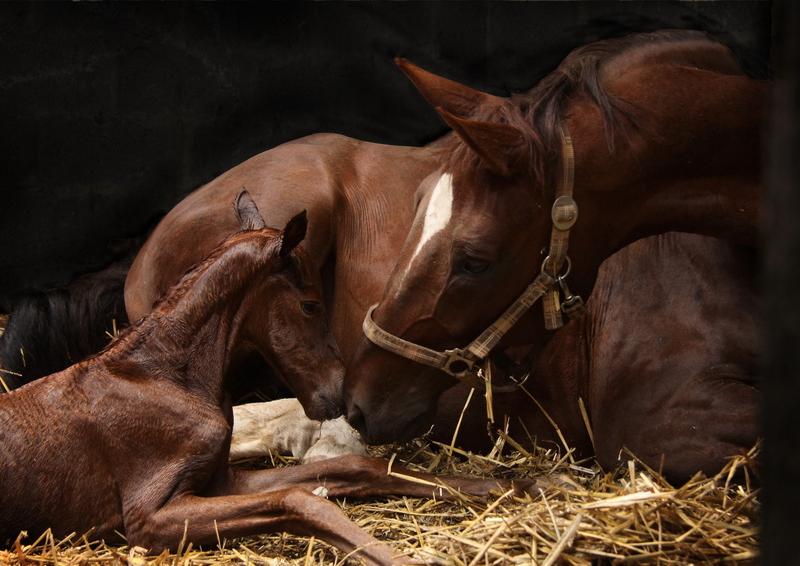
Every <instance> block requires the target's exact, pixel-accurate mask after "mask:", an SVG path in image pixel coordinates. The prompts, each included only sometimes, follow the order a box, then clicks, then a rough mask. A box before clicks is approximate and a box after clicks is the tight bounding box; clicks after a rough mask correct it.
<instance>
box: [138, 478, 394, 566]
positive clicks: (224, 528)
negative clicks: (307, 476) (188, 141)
mask: <svg viewBox="0 0 800 566" xmlns="http://www.w3.org/2000/svg"><path fill="white" fill-rule="evenodd" d="M271 531H286V532H290V533H294V534H300V535H311V536H316V537H318V538H320V539H322V540H324V541H326V542H328V543H330V544H332V545H334V546H335V547H337V548H339V549H341V550H343V551H345V552H351V551H353V550H356V549H357V554H358V556H360V557H361V558H363V559H364V560H365V561H366V562H367V564H370V565H375V566H384V565H390V564H396V563H397V562H396V560H395V559H394V557H393V553H392V549H391V548H389V547H388V546H386V545H385V544H383V543H381V542H379V541H378V540H376V539H375V538H373V537H372V536H370V535H369V534H367V533H366V532H365V531H363V530H361V529H360V528H359V527H358V526H357V525H356V524H355V523H353V522H352V521H350V519H348V518H347V517H346V516H345V514H344V513H343V512H342V511H341V510H340V509H339V507H338V506H337V505H335V504H334V503H332V502H330V501H326V500H325V499H323V498H321V497H317V496H316V495H312V494H311V493H309V492H308V491H307V490H305V489H302V488H297V487H288V488H283V489H279V490H276V491H271V492H270V493H259V494H250V495H230V496H220V497H199V496H196V495H191V494H187V495H183V496H179V497H176V498H175V499H173V500H171V501H170V502H169V503H167V504H166V505H164V506H163V507H162V508H161V509H159V510H158V511H156V512H154V513H152V514H150V515H149V516H147V517H145V518H144V519H143V520H141V521H137V522H136V524H134V525H131V526H129V528H128V533H127V535H128V541H129V542H130V544H131V546H133V545H137V546H142V547H145V548H148V549H150V551H151V552H160V551H161V550H162V549H174V548H176V547H177V546H178V545H179V544H180V541H181V540H183V539H184V538H185V539H186V540H187V541H191V542H193V543H195V544H217V541H218V538H217V537H219V538H228V539H230V538H236V537H242V536H249V535H255V534H261V533H265V532H271Z"/></svg>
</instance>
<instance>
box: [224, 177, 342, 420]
mask: <svg viewBox="0 0 800 566" xmlns="http://www.w3.org/2000/svg"><path fill="white" fill-rule="evenodd" d="M235 212H236V215H237V217H238V218H239V222H240V225H241V227H242V230H243V231H242V232H240V233H239V234H237V235H234V236H232V238H231V239H230V240H229V242H231V241H236V240H240V241H242V243H244V242H245V241H252V242H254V243H255V246H256V247H255V249H257V250H259V251H258V253H259V254H263V260H264V265H263V270H262V272H261V273H260V274H259V275H260V276H258V277H254V278H253V280H252V281H251V282H249V283H248V285H247V286H246V290H245V295H244V297H243V299H242V307H241V309H240V310H239V314H238V315H237V316H240V317H242V320H241V326H240V330H239V335H238V337H237V338H236V340H235V341H236V344H235V345H234V346H233V348H234V354H235V355H239V356H242V355H245V354H249V353H253V352H257V353H259V354H260V355H261V356H263V358H264V359H265V361H266V362H267V363H268V364H269V365H270V367H271V368H272V369H273V370H274V371H275V373H276V374H277V375H278V377H279V378H280V379H281V380H282V381H283V382H284V384H285V385H286V386H287V387H288V388H289V389H290V390H291V391H292V392H293V393H294V394H295V395H296V396H297V398H298V399H299V401H300V403H301V404H302V405H303V408H304V409H305V411H306V413H307V415H308V416H309V417H310V418H312V419H317V420H324V419H329V418H334V417H336V416H339V415H340V414H341V409H340V399H341V385H342V379H343V373H344V370H343V367H342V363H341V361H340V358H339V354H338V350H337V348H336V345H335V342H334V339H333V336H332V334H331V333H330V331H329V329H328V323H327V317H326V314H325V309H324V306H323V299H322V282H321V280H320V276H319V273H318V272H317V271H316V270H314V269H310V268H309V262H308V260H307V258H306V256H305V253H304V251H303V250H302V248H300V247H298V244H300V242H301V241H302V240H303V239H304V237H305V235H306V225H307V221H306V213H305V211H303V212H302V213H300V214H298V215H296V216H295V217H294V218H292V219H291V220H289V222H288V223H287V224H286V226H285V227H284V228H283V230H275V229H272V228H268V227H267V226H266V223H265V222H264V219H263V218H262V216H261V214H260V213H259V211H258V208H257V207H256V204H255V202H254V201H253V200H252V198H251V197H250V195H249V194H248V193H247V192H246V191H243V192H242V193H241V194H240V195H239V196H238V197H237V199H236V202H235Z"/></svg>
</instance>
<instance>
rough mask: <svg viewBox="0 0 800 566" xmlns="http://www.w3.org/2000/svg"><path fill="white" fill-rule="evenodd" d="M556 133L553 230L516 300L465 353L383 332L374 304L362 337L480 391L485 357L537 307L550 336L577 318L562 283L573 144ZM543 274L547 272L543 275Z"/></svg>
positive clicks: (573, 211) (577, 307)
mask: <svg viewBox="0 0 800 566" xmlns="http://www.w3.org/2000/svg"><path fill="white" fill-rule="evenodd" d="M559 132H560V134H561V140H562V163H563V167H564V171H563V175H562V178H561V183H559V188H558V190H557V193H556V199H555V201H554V203H553V208H552V210H551V219H552V222H553V228H552V230H551V234H550V248H549V253H548V255H547V257H546V258H545V259H544V261H543V262H542V266H541V269H540V271H539V274H538V275H537V276H536V278H535V279H534V280H533V281H532V282H531V284H530V285H528V287H527V288H526V289H525V290H524V291H523V292H522V294H521V295H520V296H519V297H518V298H517V300H515V301H514V302H513V303H512V304H511V306H509V307H508V308H507V309H506V310H505V312H504V313H503V314H502V315H500V317H499V318H498V319H497V320H496V321H495V322H494V323H493V324H492V325H491V326H489V327H488V328H487V329H486V330H484V331H483V332H482V333H481V334H480V336H478V337H477V338H476V339H475V340H473V341H472V342H470V343H469V344H468V345H467V346H466V347H465V348H463V349H462V348H453V349H451V350H444V351H438V350H432V349H431V348H426V347H425V346H421V345H419V344H415V343H413V342H409V341H408V340H404V339H403V338H400V337H399V336H395V335H394V334H391V333H389V332H387V331H385V330H384V329H383V328H381V327H380V326H378V325H377V324H376V323H375V321H374V320H373V319H372V313H373V312H374V311H375V308H376V307H377V306H378V305H377V304H375V305H372V306H371V307H370V309H369V311H367V315H366V316H365V317H364V323H363V325H362V328H363V330H364V335H365V336H366V337H367V339H368V340H369V341H370V342H372V343H373V344H375V345H376V346H379V347H381V348H383V349H384V350H387V351H389V352H392V353H393V354H397V355H398V356H401V357H403V358H406V359H408V360H411V361H414V362H417V363H420V364H424V365H427V366H431V367H434V368H437V369H440V370H442V371H444V372H445V373H448V374H450V375H452V376H453V377H455V378H457V379H458V380H460V381H462V382H464V383H466V384H467V385H469V386H473V387H474V386H476V385H479V386H483V385H485V383H486V382H485V380H484V378H483V371H482V366H483V365H484V364H485V363H488V362H487V361H488V358H489V354H490V353H491V352H492V350H493V349H494V348H495V347H496V346H497V344H499V343H500V340H502V339H503V337H504V336H505V335H506V334H507V333H508V331H509V330H511V328H513V326H514V325H515V324H516V323H517V322H518V321H519V319H520V318H522V317H523V315H524V314H525V313H526V312H528V310H530V308H531V307H532V306H533V305H534V304H535V303H536V301H538V300H539V299H542V298H544V300H543V303H542V304H543V308H544V318H545V327H546V328H548V329H550V330H552V329H555V328H560V327H561V326H563V324H564V322H563V319H562V317H561V311H562V310H563V311H565V312H567V314H569V315H571V316H580V315H582V313H583V301H582V299H581V298H580V297H579V296H577V295H572V294H571V293H570V292H569V288H568V287H567V285H566V277H567V275H569V270H570V267H571V265H570V260H569V256H568V255H567V248H568V244H569V230H570V228H572V226H573V225H574V224H575V221H576V220H577V219H578V205H577V204H576V203H575V200H574V199H573V198H572V189H573V183H574V168H575V154H574V151H573V147H572V139H571V138H570V136H569V134H568V133H567V132H566V129H565V128H564V127H563V126H561V127H560V128H559ZM565 262H566V270H565V272H564V273H562V274H561V275H558V270H559V269H561V267H562V265H563V264H564V263H565ZM548 268H549V269H550V270H552V271H548ZM559 289H560V291H559ZM560 292H563V293H564V294H565V300H564V302H563V303H562V302H561V301H560ZM491 387H492V389H493V390H494V391H498V392H501V391H503V390H507V389H508V388H505V387H498V386H491ZM515 387H517V385H516V384H515V385H513V386H512V387H511V388H512V389H513V388H515Z"/></svg>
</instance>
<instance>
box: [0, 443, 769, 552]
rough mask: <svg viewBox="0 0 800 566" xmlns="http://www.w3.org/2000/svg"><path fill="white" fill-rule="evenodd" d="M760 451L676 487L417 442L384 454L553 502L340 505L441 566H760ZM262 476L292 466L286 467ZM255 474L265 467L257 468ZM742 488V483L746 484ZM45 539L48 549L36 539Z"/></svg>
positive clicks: (28, 543) (403, 548)
mask: <svg viewBox="0 0 800 566" xmlns="http://www.w3.org/2000/svg"><path fill="white" fill-rule="evenodd" d="M757 452H758V447H756V448H754V449H753V450H752V451H751V452H750V453H749V454H747V455H745V456H741V457H737V458H734V459H732V460H731V461H730V462H729V464H728V465H727V466H726V467H725V469H724V470H722V471H721V472H720V473H719V474H717V475H716V476H715V477H713V478H705V477H703V476H701V475H698V476H696V477H694V478H693V479H692V480H690V481H689V482H687V483H686V484H685V485H682V486H679V487H675V486H671V485H669V484H668V483H667V482H666V481H665V480H664V479H663V478H661V477H659V475H658V474H657V473H656V472H655V471H653V470H649V469H647V468H646V467H644V466H642V465H640V464H638V463H636V462H634V461H630V462H629V463H628V464H627V465H625V466H621V467H620V469H619V470H617V471H616V472H614V473H606V472H603V471H601V470H600V469H599V468H598V467H597V466H596V465H593V464H592V463H591V462H575V461H573V459H572V457H571V454H569V453H567V454H564V453H559V451H557V450H556V449H553V448H543V447H540V448H536V449H535V450H533V451H531V452H528V451H525V450H523V449H521V448H520V447H519V446H518V445H516V444H515V443H513V441H511V440H509V439H504V438H502V437H501V439H500V440H498V444H497V445H496V446H495V449H494V450H492V451H491V452H490V453H489V454H488V455H484V456H479V455H473V454H467V453H463V452H460V451H459V450H457V449H452V448H451V447H449V446H441V445H436V444H432V443H428V442H426V441H415V442H413V443H410V444H407V445H405V446H402V447H382V448H380V449H377V450H376V453H379V454H380V455H384V456H391V455H394V461H395V462H398V463H400V462H402V463H403V464H406V465H409V466H411V467H412V468H415V469H418V470H425V471H433V472H437V473H442V474H444V473H447V474H453V473H457V474H467V475H480V476H494V477H504V478H514V477H536V478H542V487H541V490H537V493H534V494H531V495H525V496H523V497H517V496H514V495H513V494H512V493H510V492H509V493H502V494H497V495H496V496H495V497H493V498H488V499H475V498H466V497H465V498H464V499H463V500H462V501H458V502H455V503H453V502H442V501H437V500H434V499H412V498H391V499H382V500H373V501H367V502H356V501H346V500H345V501H339V504H340V505H341V507H342V508H343V509H344V510H345V512H346V513H347V515H348V516H350V517H351V518H352V519H353V520H354V521H355V522H357V523H358V524H359V525H361V526H362V527H363V528H365V529H366V530H367V531H369V532H371V533H372V534H373V535H374V536H376V537H377V538H379V539H381V540H384V541H387V542H388V543H389V544H390V545H392V546H393V547H394V548H395V549H396V550H397V552H398V554H404V555H406V556H409V557H413V558H416V559H418V560H420V561H421V562H423V563H429V564H454V565H469V566H476V565H479V564H480V565H489V564H492V565H495V564H503V565H505V564H536V565H542V566H547V565H551V564H586V565H589V564H593V565H597V564H627V563H639V564H652V563H659V564H688V563H693V562H694V563H719V562H725V563H732V564H748V563H753V562H755V560H756V558H757V556H758V533H757V516H758V508H759V503H758V492H757V490H756V489H754V488H752V487H751V483H750V480H751V475H750V474H751V469H750V466H751V464H752V463H753V462H754V459H755V457H756V455H757ZM258 464H260V465H262V466H263V465H267V466H269V465H273V464H275V465H291V464H292V462H291V461H289V460H287V459H283V458H280V457H274V458H272V462H270V461H269V460H268V461H266V462H264V461H261V462H258ZM246 465H249V466H253V465H254V462H250V463H248V464H246ZM734 477H736V479H737V481H734ZM37 536H38V538H36V537H37ZM345 558H346V557H345V556H344V555H343V554H342V553H340V552H338V551H335V550H334V549H332V548H331V547H329V546H328V545H326V544H324V543H322V542H320V541H319V540H315V539H313V538H310V539H309V538H306V537H297V536H289V535H285V534H276V535H267V536H258V537H250V538H245V539H238V540H233V541H222V544H221V545H220V546H219V548H207V549H202V550H200V549H197V548H194V547H193V546H192V545H190V544H186V545H185V546H184V547H183V548H181V549H180V551H179V552H178V553H177V554H162V555H160V556H157V557H154V556H144V555H143V553H142V552H141V549H129V548H127V547H125V546H118V547H112V546H106V545H105V544H103V543H100V542H96V541H92V540H91V535H89V536H81V535H73V536H71V537H67V538H66V539H64V540H60V541H59V540H54V539H53V537H52V536H51V535H50V534H49V533H45V534H43V535H41V536H39V535H38V534H36V535H34V536H29V537H27V538H25V539H23V540H22V541H21V542H20V543H19V544H17V545H16V546H15V547H14V548H11V549H8V550H0V564H10V565H18V564H19V565H22V564H27V565H38V564H52V563H58V564H65V565H66V564H76V565H77V564H128V565H130V566H145V565H149V564H196V565H202V564H264V565H283V564H291V565H311V564H337V563H342V562H344V561H345Z"/></svg>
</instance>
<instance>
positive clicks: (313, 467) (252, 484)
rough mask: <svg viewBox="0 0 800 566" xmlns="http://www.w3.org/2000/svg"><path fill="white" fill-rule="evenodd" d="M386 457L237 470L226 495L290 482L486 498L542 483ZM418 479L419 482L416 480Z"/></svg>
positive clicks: (330, 490)
mask: <svg viewBox="0 0 800 566" xmlns="http://www.w3.org/2000/svg"><path fill="white" fill-rule="evenodd" d="M391 471H392V472H393V474H392V475H390V474H389V468H388V461H387V460H385V459H383V458H370V457H367V456H355V455H347V456H340V457H338V458H332V459H330V460H323V461H321V462H314V463H311V464H303V465H301V466H290V467H287V468H275V469H271V470H231V471H230V475H229V477H228V480H227V482H226V484H225V485H224V486H223V487H221V488H220V489H221V490H222V491H224V492H225V493H231V494H234V493H235V494H245V493H258V492H269V491H272V490H276V489H283V488H286V487H289V486H295V487H300V488H304V489H306V490H308V491H313V490H315V489H317V488H319V487H323V488H325V490H326V493H327V495H329V496H330V497H356V498H358V497H374V496H384V495H405V496H408V497H431V496H436V497H440V498H449V497H451V496H450V492H449V490H448V488H450V489H453V490H456V491H460V492H462V493H466V494H469V495H478V496H485V495H488V494H489V493H490V492H492V491H498V492H499V491H507V490H508V489H511V488H515V489H516V490H517V491H525V492H531V493H532V492H533V490H535V489H536V488H537V487H538V484H537V483H536V482H535V481H534V480H529V479H522V480H515V481H513V482H511V481H508V480H496V479H475V478H463V477H454V476H436V475H433V474H426V473H421V472H412V471H411V470H408V469H407V468H404V467H402V466H400V465H392V469H391ZM403 476H405V477H410V478H412V479H411V480H408V479H404V477H403ZM414 480H416V481H414Z"/></svg>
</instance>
